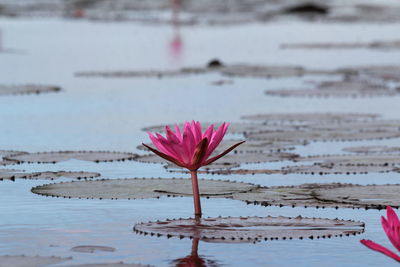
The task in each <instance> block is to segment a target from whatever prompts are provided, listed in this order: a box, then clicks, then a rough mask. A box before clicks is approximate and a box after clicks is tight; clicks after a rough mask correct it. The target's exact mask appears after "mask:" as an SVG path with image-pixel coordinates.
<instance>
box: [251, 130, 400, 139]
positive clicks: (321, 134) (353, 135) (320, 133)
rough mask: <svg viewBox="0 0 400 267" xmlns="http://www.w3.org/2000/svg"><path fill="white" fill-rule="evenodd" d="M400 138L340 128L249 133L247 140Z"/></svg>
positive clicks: (397, 133)
mask: <svg viewBox="0 0 400 267" xmlns="http://www.w3.org/2000/svg"><path fill="white" fill-rule="evenodd" d="M396 137H400V131H396V130H388V131H382V130H380V129H375V130H369V131H364V132H355V131H352V130H347V129H343V130H341V129H340V128H339V129H337V130H327V129H321V130H319V129H306V130H299V131H284V132H259V133H248V134H246V138H247V139H250V140H269V141H272V140H289V141H290V140H297V141H356V140H368V139H386V138H396Z"/></svg>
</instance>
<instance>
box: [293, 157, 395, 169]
mask: <svg viewBox="0 0 400 267" xmlns="http://www.w3.org/2000/svg"><path fill="white" fill-rule="evenodd" d="M295 161H298V162H310V161H311V162H323V163H324V164H331V165H337V166H360V167H361V166H396V165H400V157H399V155H396V154H342V155H315V156H308V157H298V158H296V159H295Z"/></svg>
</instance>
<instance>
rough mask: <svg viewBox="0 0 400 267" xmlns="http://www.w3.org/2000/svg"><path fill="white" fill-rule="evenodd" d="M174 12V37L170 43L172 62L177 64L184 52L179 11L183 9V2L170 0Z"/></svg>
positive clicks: (181, 0)
mask: <svg viewBox="0 0 400 267" xmlns="http://www.w3.org/2000/svg"><path fill="white" fill-rule="evenodd" d="M170 1H171V10H172V27H173V35H172V39H171V41H170V42H169V54H170V56H171V58H172V60H173V61H174V62H175V63H177V62H179V61H180V59H181V57H182V52H183V41H182V37H181V33H180V20H179V11H180V9H181V8H182V2H183V0H170Z"/></svg>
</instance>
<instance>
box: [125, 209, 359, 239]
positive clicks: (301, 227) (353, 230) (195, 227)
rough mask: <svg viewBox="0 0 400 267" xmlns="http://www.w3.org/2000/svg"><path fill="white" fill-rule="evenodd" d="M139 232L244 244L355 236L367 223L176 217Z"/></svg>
mask: <svg viewBox="0 0 400 267" xmlns="http://www.w3.org/2000/svg"><path fill="white" fill-rule="evenodd" d="M133 230H134V231H135V232H136V233H141V234H150V235H157V236H161V235H163V236H167V237H171V236H174V237H178V238H199V239H201V240H204V241H207V242H219V243H241V242H257V241H262V240H278V239H303V238H304V239H305V238H310V239H314V238H331V237H337V236H344V235H356V234H360V233H362V232H363V231H364V223H362V222H354V221H345V220H338V219H335V220H331V219H320V218H303V217H301V216H298V217H295V218H291V217H282V216H280V217H271V216H268V217H217V218H204V219H174V220H167V221H157V222H148V223H139V224H136V225H135V226H134V227H133Z"/></svg>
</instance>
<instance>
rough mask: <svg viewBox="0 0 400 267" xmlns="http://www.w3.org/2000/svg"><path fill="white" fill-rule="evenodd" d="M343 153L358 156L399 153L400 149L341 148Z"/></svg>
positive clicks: (382, 147)
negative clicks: (356, 154)
mask: <svg viewBox="0 0 400 267" xmlns="http://www.w3.org/2000/svg"><path fill="white" fill-rule="evenodd" d="M343 151H346V152H353V153H360V154H375V153H400V147H390V146H355V147H346V148H343Z"/></svg>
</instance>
